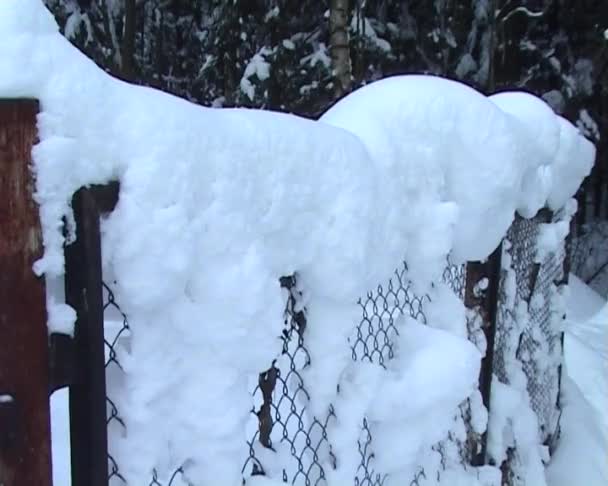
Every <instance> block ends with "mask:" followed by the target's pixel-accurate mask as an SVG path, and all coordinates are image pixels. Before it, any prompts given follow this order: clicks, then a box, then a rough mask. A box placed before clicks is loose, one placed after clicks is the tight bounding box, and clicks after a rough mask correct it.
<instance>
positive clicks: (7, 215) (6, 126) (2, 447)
mask: <svg viewBox="0 0 608 486" xmlns="http://www.w3.org/2000/svg"><path fill="white" fill-rule="evenodd" d="M37 113H38V103H37V102H36V101H35V100H0V193H1V194H2V196H1V197H0V484H1V485H3V486H50V485H51V482H52V479H51V478H52V476H51V459H50V418H49V415H50V413H49V399H48V389H49V370H48V335H47V326H46V297H45V285H44V280H43V279H42V278H37V277H36V276H35V275H34V273H33V271H32V264H33V263H34V261H36V260H37V259H38V258H40V256H41V254H42V235H41V231H40V222H39V216H38V207H37V205H36V204H35V203H34V200H33V198H32V193H33V187H34V182H33V177H32V175H31V173H30V165H31V149H32V146H33V144H34V143H35V140H36V115H37Z"/></svg>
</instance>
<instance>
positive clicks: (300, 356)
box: [243, 276, 335, 486]
mask: <svg viewBox="0 0 608 486" xmlns="http://www.w3.org/2000/svg"><path fill="white" fill-rule="evenodd" d="M280 283H281V287H282V288H284V289H285V290H286V291H287V294H288V296H287V303H286V306H285V312H284V323H285V328H284V330H283V335H282V336H281V339H282V340H283V351H282V355H281V356H280V357H279V358H278V359H277V360H275V362H274V363H273V364H272V366H271V368H270V369H269V370H267V371H266V372H264V373H262V374H261V375H260V377H259V381H258V385H257V386H256V388H255V390H254V392H253V393H254V396H258V398H259V400H258V401H259V402H261V406H260V408H259V409H258V410H253V411H252V413H254V414H255V415H256V416H257V419H258V423H259V427H258V428H257V430H256V432H255V434H254V436H253V437H252V438H251V440H250V441H249V442H248V446H249V458H248V459H247V461H246V463H245V465H244V467H243V475H244V476H245V477H246V476H249V475H251V474H253V475H256V474H264V473H265V472H266V471H265V470H264V466H263V465H262V461H261V460H260V458H259V456H262V455H264V451H263V450H261V449H260V447H262V448H265V449H269V450H271V451H272V454H273V455H274V456H276V457H274V458H273V459H278V460H279V461H280V463H281V464H280V469H281V473H282V477H283V481H284V482H286V483H289V484H294V485H305V486H316V485H321V484H325V477H326V475H325V469H324V468H325V466H326V465H327V464H328V463H329V464H330V465H331V464H332V463H334V462H335V461H334V459H333V455H332V452H331V446H330V444H329V440H328V435H327V426H328V424H329V421H330V420H332V418H333V410H331V409H330V412H329V414H328V416H327V417H324V418H317V417H314V416H313V415H312V413H311V411H310V407H309V402H310V395H309V392H308V391H307V389H306V387H305V384H304V380H303V378H302V375H301V371H302V370H303V369H304V368H306V367H307V366H309V365H310V355H309V353H308V351H307V349H306V347H305V343H304V331H305V329H306V313H305V312H306V309H305V308H303V307H301V305H300V301H301V293H300V292H299V291H298V290H297V285H296V284H297V281H296V276H289V277H283V278H281V280H280Z"/></svg>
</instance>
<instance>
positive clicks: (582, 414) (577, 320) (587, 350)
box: [547, 276, 608, 486]
mask: <svg viewBox="0 0 608 486" xmlns="http://www.w3.org/2000/svg"><path fill="white" fill-rule="evenodd" d="M569 287H570V295H569V299H568V311H569V312H568V319H567V323H566V332H565V338H564V347H565V371H566V376H565V378H564V380H563V383H562V396H561V400H562V404H563V414H562V418H561V429H562V433H561V438H560V441H559V443H558V447H557V449H556V451H555V453H554V455H553V457H552V459H551V463H550V464H549V466H548V468H547V482H548V485H549V486H571V485H573V484H581V485H582V484H584V485H589V486H596V485H597V486H600V485H604V484H608V462H607V461H606V457H607V454H608V412H607V410H608V407H606V404H607V403H608V304H607V303H606V301H605V300H604V299H603V298H602V297H600V296H599V295H598V294H596V293H595V292H594V291H593V290H592V289H590V288H589V287H588V286H586V285H585V284H584V283H583V282H581V281H580V280H579V279H578V278H576V277H574V276H571V277H570V285H569Z"/></svg>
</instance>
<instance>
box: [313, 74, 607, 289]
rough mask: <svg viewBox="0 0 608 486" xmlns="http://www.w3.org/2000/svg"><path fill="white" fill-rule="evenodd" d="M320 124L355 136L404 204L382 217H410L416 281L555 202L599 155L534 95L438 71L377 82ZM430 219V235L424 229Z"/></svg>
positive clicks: (481, 253) (489, 246)
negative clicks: (448, 256) (476, 86)
mask: <svg viewBox="0 0 608 486" xmlns="http://www.w3.org/2000/svg"><path fill="white" fill-rule="evenodd" d="M321 121H322V122H324V123H327V124H331V125H333V126H338V127H341V128H345V129H346V130H349V131H351V132H352V133H354V134H355V135H357V136H358V137H359V139H361V141H362V142H363V144H364V145H365V147H366V148H367V150H368V151H369V153H370V156H371V158H372V160H373V162H374V163H375V164H376V165H377V167H378V169H379V170H381V171H385V172H387V173H388V174H389V177H388V179H387V180H386V183H385V186H384V188H383V192H385V193H387V194H390V195H391V198H392V199H393V200H394V201H398V200H403V201H404V202H406V205H407V210H405V208H402V207H400V206H399V205H398V204H397V203H395V205H394V206H393V207H392V208H391V212H390V213H389V214H386V215H385V217H386V218H388V219H389V220H393V219H394V220H398V219H399V218H400V215H401V214H408V219H409V220H411V222H412V225H411V228H412V231H415V233H416V234H417V235H418V236H419V241H418V244H414V245H411V244H410V246H409V247H405V248H406V259H407V260H408V262H409V261H411V262H412V265H411V271H412V274H413V275H414V276H415V278H414V280H417V279H418V278H421V279H423V280H424V278H423V277H424V274H422V271H423V270H422V269H427V272H428V269H429V268H430V269H431V271H430V274H431V275H434V274H433V271H438V269H436V268H433V266H432V265H429V262H432V261H438V260H439V257H440V255H441V254H442V253H443V252H445V250H446V248H447V249H449V248H450V247H451V251H452V256H453V258H454V260H455V261H456V262H458V261H465V260H480V259H483V258H485V257H486V256H487V255H488V254H489V253H491V251H492V250H493V249H494V248H496V246H497V245H498V243H499V241H500V239H501V238H502V236H503V235H504V234H505V233H506V230H507V229H508V227H509V225H510V224H511V222H512V221H513V217H514V213H515V211H516V210H520V212H521V213H522V214H523V215H524V216H526V217H530V216H533V215H534V214H535V213H536V212H537V211H538V210H539V209H540V208H541V207H543V206H544V205H545V204H546V203H547V202H548V203H549V205H550V207H551V208H552V209H559V208H561V206H563V205H564V204H565V203H566V202H567V201H568V199H569V198H570V197H571V196H572V195H573V194H574V192H575V191H576V188H577V187H578V186H579V185H580V183H581V181H582V179H583V178H584V177H585V176H586V175H587V174H588V173H589V172H590V170H591V166H592V164H593V160H594V157H595V149H594V147H593V145H592V144H591V143H590V142H588V141H587V140H586V139H584V138H583V137H582V136H581V135H579V134H578V132H577V131H576V128H574V126H572V125H571V124H570V123H569V122H567V121H566V120H564V119H562V118H560V117H558V116H556V115H554V114H553V112H552V110H551V109H550V108H549V107H548V105H546V104H545V103H544V102H543V101H541V100H540V99H538V98H535V97H533V96H531V95H527V94H524V93H503V94H500V95H496V96H493V97H490V99H488V98H486V97H485V96H483V95H481V94H480V93H478V92H476V91H474V90H473V89H471V88H469V87H467V86H465V85H463V84H460V83H458V82H455V81H449V80H445V79H442V78H437V77H428V76H417V75H410V76H395V77H392V78H388V79H384V80H381V81H377V82H375V83H372V84H370V85H367V86H365V87H363V88H361V89H359V90H357V91H355V92H354V93H352V94H350V95H349V96H347V97H345V98H344V99H342V100H341V101H339V102H338V103H336V105H334V107H332V108H331V109H330V110H329V111H328V112H327V113H326V114H325V115H323V116H322V117H321ZM530 127H535V131H534V132H532V133H533V136H530ZM437 140H441V141H442V142H443V143H437ZM488 154H492V156H491V157H488ZM566 161H568V162H567V163H566ZM573 161H576V163H573ZM420 181H425V183H424V184H421V183H420ZM539 185H540V186H541V187H540V188H539V187H538V186H539ZM539 189H541V190H540V191H539ZM539 193H540V198H539ZM480 201H483V204H480ZM422 221H425V223H423V222H422ZM429 222H432V224H433V225H434V227H433V228H432V230H431V231H432V234H433V236H432V237H431V236H430V235H429V234H425V230H426V228H427V227H428V226H429V225H430V223H429ZM395 225H396V224H395ZM414 228H415V230H414ZM438 236H441V237H440V238H438ZM450 240H451V241H450ZM430 241H433V244H432V245H429V242H430ZM409 242H410V243H412V242H414V243H416V237H415V236H414V235H410V238H409ZM408 257H410V258H408Z"/></svg>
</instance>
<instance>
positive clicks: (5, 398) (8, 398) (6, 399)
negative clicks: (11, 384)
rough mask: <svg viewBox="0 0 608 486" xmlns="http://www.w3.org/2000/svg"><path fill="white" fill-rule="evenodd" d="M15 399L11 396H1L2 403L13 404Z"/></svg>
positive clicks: (0, 401)
mask: <svg viewBox="0 0 608 486" xmlns="http://www.w3.org/2000/svg"><path fill="white" fill-rule="evenodd" d="M13 400H14V398H13V397H12V396H11V395H7V394H2V395H0V403H11V402H12V401H13Z"/></svg>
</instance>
